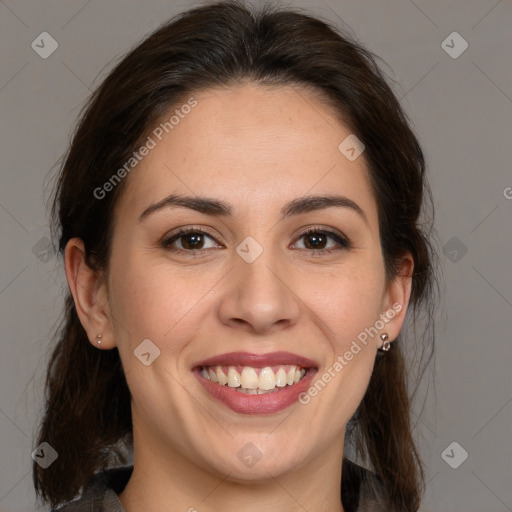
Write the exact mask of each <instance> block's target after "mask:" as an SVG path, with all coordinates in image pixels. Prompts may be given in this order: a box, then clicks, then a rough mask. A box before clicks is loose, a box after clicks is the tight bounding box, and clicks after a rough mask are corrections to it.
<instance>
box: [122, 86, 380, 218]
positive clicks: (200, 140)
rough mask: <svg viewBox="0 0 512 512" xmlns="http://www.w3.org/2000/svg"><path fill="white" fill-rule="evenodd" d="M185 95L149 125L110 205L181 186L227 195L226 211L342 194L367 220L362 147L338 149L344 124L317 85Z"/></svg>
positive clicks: (148, 198)
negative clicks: (142, 148) (355, 153)
mask: <svg viewBox="0 0 512 512" xmlns="http://www.w3.org/2000/svg"><path fill="white" fill-rule="evenodd" d="M190 98H193V100H195V102H196V104H195V106H194V107H192V108H181V107H180V104H177V105H175V106H173V108H172V109H170V110H169V112H167V113H166V114H165V115H164V116H162V118H161V120H159V122H160V123H161V124H160V125H157V126H155V128H154V129H153V131H152V132H151V133H150V137H151V138H152V140H153V142H154V144H152V145H153V146H154V147H153V148H152V149H151V150H150V151H149V153H148V155H147V156H145V157H144V159H143V160H142V161H141V162H140V163H139V164H138V165H137V167H136V168H135V169H134V170H133V171H131V173H130V175H129V176H128V183H127V184H126V185H127V188H126V189H125V191H124V192H123V194H122V197H121V200H120V204H119V205H118V209H119V208H120V209H124V207H126V206H127V205H129V210H130V212H132V213H133V216H135V215H136V214H140V213H141V212H142V211H143V210H144V209H145V208H146V207H147V206H148V204H149V203H151V202H155V201H158V200H160V199H162V198H163V197H165V196H166V195H168V194H170V193H180V194H187V195H191V194H196V195H203V196H204V195H207V196H209V197H215V198H220V199H227V200H229V202H230V203H231V204H233V205H234V214H235V215H238V214H240V215H241V214H242V213H243V211H244V207H246V208H250V210H251V212H253V213H255V212H256V211H259V212H260V213H262V214H263V213H264V212H269V208H270V209H272V208H274V207H275V208H276V211H277V209H278V208H280V207H281V205H282V204H284V203H285V202H287V201H288V200H291V199H294V198H296V197H300V196H303V195H308V194H313V193H314V194H320V193H324V194H325V193H342V194H344V195H346V196H348V197H350V198H351V199H353V200H356V201H357V202H358V203H359V204H360V206H361V207H362V208H364V209H365V211H366V213H367V215H368V217H369V220H370V221H371V220H372V218H373V217H375V218H374V219H373V220H375V221H376V205H375V202H374V199H373V194H372V191H371V187H370V182H369V179H368V171H367V166H366V162H365V160H364V154H363V156H361V157H359V158H357V159H356V160H354V161H350V160H348V159H347V158H346V157H345V156H344V155H343V154H342V153H341V152H340V150H339V148H338V146H339V145H340V143H341V142H342V141H343V140H345V139H346V138H347V137H348V136H350V135H351V130H350V128H349V127H348V126H346V125H345V124H343V123H342V122H340V120H339V115H338V114H337V113H335V112H333V110H332V108H330V107H328V106H327V105H326V104H325V103H324V102H322V101H321V99H320V97H319V95H318V94H315V93H314V92H313V91H311V90H308V89H305V88H297V87H290V86H272V87H269V86H266V85H256V84H244V85H239V86H236V87H230V88H215V89H207V90H204V91H200V92H197V93H195V94H191V95H190V96H189V97H187V98H185V99H184V100H183V105H185V104H186V103H187V100H188V99H190ZM189 104H190V102H189ZM183 105H182V106H183ZM177 110H178V112H176V111H177ZM171 117H173V119H172V123H170V122H169V121H170V120H171ZM166 122H167V125H166V124H165V123H166ZM165 127H167V129H165ZM155 134H156V135H155ZM159 134H160V138H159V137H158V136H157V135H159ZM160 139H161V140H160ZM123 216H124V214H123Z"/></svg>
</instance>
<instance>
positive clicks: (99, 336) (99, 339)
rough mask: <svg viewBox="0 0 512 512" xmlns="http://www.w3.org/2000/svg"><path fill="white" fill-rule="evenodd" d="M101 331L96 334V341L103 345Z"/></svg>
mask: <svg viewBox="0 0 512 512" xmlns="http://www.w3.org/2000/svg"><path fill="white" fill-rule="evenodd" d="M101 336H102V334H101V332H100V333H99V334H98V335H97V336H96V343H98V345H101Z"/></svg>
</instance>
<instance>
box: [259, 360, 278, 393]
mask: <svg viewBox="0 0 512 512" xmlns="http://www.w3.org/2000/svg"><path fill="white" fill-rule="evenodd" d="M258 387H259V388H260V389H263V390H264V391H268V390H269V389H274V388H275V387H276V376H275V374H274V371H273V370H272V368H270V366H265V368H262V369H261V372H260V378H259V385H258Z"/></svg>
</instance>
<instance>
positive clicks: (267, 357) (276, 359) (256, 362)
mask: <svg viewBox="0 0 512 512" xmlns="http://www.w3.org/2000/svg"><path fill="white" fill-rule="evenodd" d="M280 364H282V365H287V364H290V365H291V364H294V365H297V366H301V367H302V368H314V367H317V364H316V363H315V362H314V361H312V360H311V359H308V358H307V357H303V356H299V355H297V354H292V353H291V352H269V353H268V354H252V353H249V352H229V353H226V354H219V355H217V356H213V357H210V358H208V359H204V360H203V361H199V362H198V363H195V364H194V367H200V366H252V367H253V368H264V367H265V366H277V365H280Z"/></svg>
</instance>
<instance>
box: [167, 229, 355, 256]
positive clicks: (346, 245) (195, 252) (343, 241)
mask: <svg viewBox="0 0 512 512" xmlns="http://www.w3.org/2000/svg"><path fill="white" fill-rule="evenodd" d="M191 233H194V234H202V235H207V236H209V237H210V238H212V239H213V240H215V236H214V235H213V234H212V233H210V232H209V231H207V230H205V229H197V228H194V227H189V228H184V229H182V230H180V231H178V232H177V233H174V234H172V235H171V236H169V237H166V238H165V239H164V240H162V247H163V248H164V249H167V250H169V251H172V252H175V253H178V254H187V255H191V256H194V257H200V256H199V255H200V254H201V253H204V251H208V249H190V250H187V249H177V248H171V247H170V245H171V244H172V243H174V242H175V241H176V240H178V239H179V238H181V237H182V236H184V235H188V234H191ZM312 234H320V235H325V236H328V237H330V238H332V239H333V240H335V241H336V242H337V243H338V244H339V245H340V246H341V247H338V248H331V249H319V250H317V249H301V250H302V251H306V252H307V253H308V254H310V255H311V256H318V255H319V254H320V255H321V254H326V253H327V254H329V253H332V252H334V251H337V250H347V249H351V248H352V244H351V242H350V240H349V239H348V238H347V237H345V236H342V235H340V234H338V233H336V232H334V231H330V230H326V229H322V228H320V227H311V228H308V229H307V230H306V231H304V232H303V233H301V234H300V235H299V237H298V238H297V240H300V239H301V238H304V237H306V236H308V235H312Z"/></svg>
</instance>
